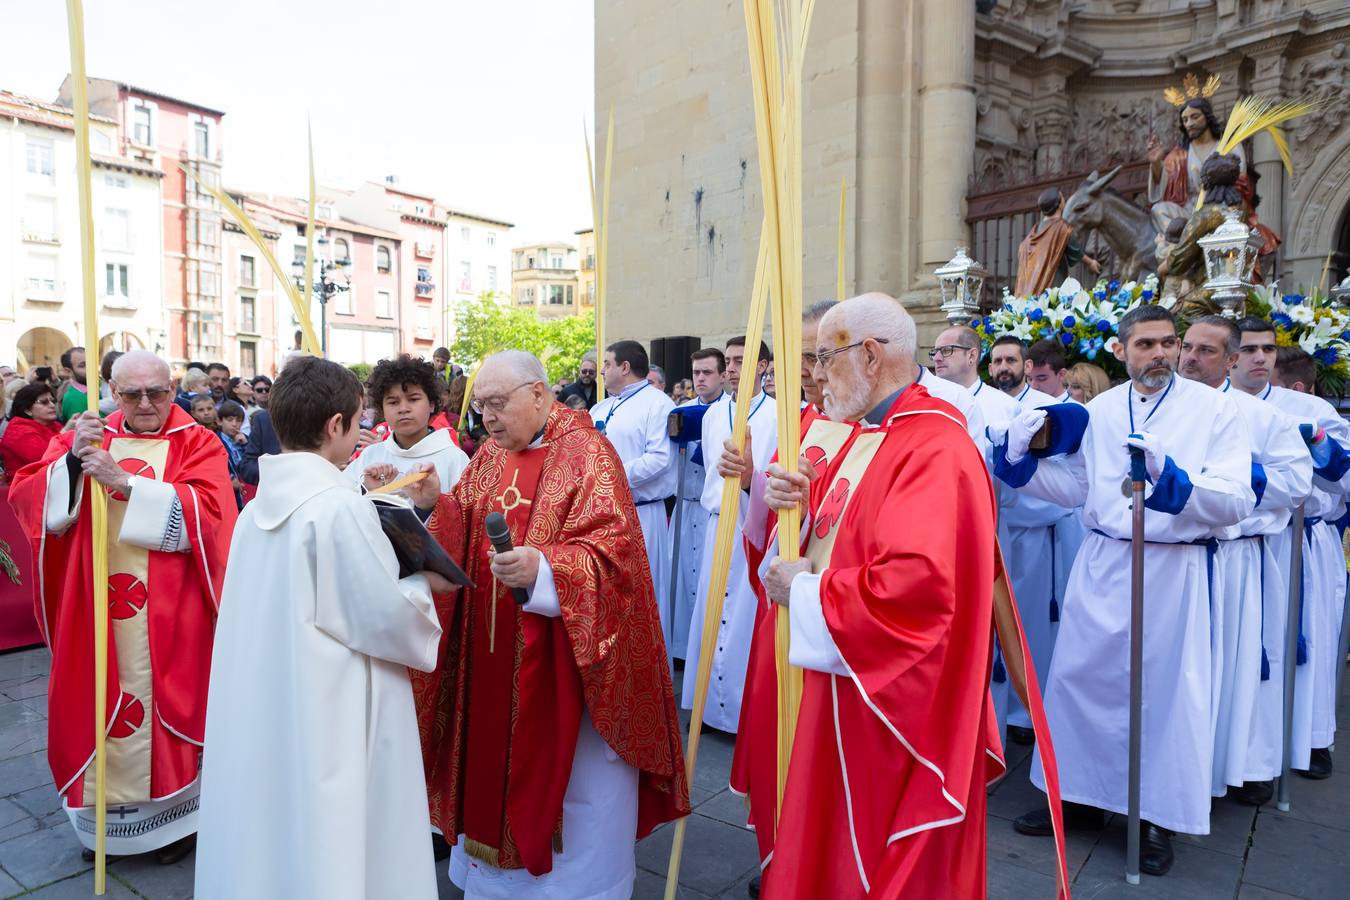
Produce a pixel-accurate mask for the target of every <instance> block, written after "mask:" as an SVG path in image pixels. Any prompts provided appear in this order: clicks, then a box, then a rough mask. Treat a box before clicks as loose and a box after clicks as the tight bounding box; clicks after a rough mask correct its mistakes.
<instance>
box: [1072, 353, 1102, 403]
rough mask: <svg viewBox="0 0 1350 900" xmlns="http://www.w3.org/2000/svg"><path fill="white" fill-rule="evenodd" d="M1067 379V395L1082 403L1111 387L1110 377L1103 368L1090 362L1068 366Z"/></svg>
mask: <svg viewBox="0 0 1350 900" xmlns="http://www.w3.org/2000/svg"><path fill="white" fill-rule="evenodd" d="M1068 381H1069V396H1070V397H1072V398H1073V399H1074V400H1077V401H1078V402H1079V403H1084V404H1086V403H1087V402H1089V401H1090V400H1091V399H1092V398H1093V397H1095V396H1097V395H1098V394H1101V393H1105V392H1106V391H1108V390H1110V389H1111V379H1110V378H1108V377H1107V375H1106V372H1105V370H1103V369H1102V368H1101V367H1100V366H1094V365H1093V364H1092V363H1086V362H1080V363H1078V364H1076V365H1073V366H1070V367H1069V379H1068Z"/></svg>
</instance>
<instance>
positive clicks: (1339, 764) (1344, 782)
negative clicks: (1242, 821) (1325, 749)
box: [1262, 730, 1350, 828]
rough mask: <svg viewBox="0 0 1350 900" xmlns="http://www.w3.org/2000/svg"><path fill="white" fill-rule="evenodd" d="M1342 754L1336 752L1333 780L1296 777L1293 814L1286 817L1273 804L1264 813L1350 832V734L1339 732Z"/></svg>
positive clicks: (1291, 790) (1292, 782) (1291, 799)
mask: <svg viewBox="0 0 1350 900" xmlns="http://www.w3.org/2000/svg"><path fill="white" fill-rule="evenodd" d="M1337 736H1338V737H1339V738H1340V741H1339V743H1338V744H1337V746H1338V747H1340V748H1341V751H1340V752H1339V753H1336V752H1333V753H1332V754H1331V756H1332V760H1331V763H1332V771H1331V777H1330V778H1327V779H1325V780H1323V781H1313V780H1312V779H1309V778H1300V777H1298V776H1297V775H1295V776H1293V777H1292V779H1291V780H1290V783H1289V802H1290V809H1289V812H1287V813H1283V812H1280V811H1279V810H1278V809H1276V808H1275V804H1274V802H1271V803H1270V804H1268V805H1267V806H1266V808H1265V809H1264V810H1263V811H1262V813H1263V814H1265V813H1270V814H1271V815H1276V816H1287V817H1289V818H1291V819H1299V820H1301V821H1304V822H1311V823H1313V824H1315V825H1327V826H1330V827H1332V828H1350V817H1347V815H1346V811H1347V810H1350V732H1347V731H1345V730H1341V731H1339V732H1337Z"/></svg>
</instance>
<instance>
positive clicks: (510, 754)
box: [408, 350, 689, 900]
mask: <svg viewBox="0 0 1350 900" xmlns="http://www.w3.org/2000/svg"><path fill="white" fill-rule="evenodd" d="M655 396H658V397H659V396H662V395H661V394H660V393H659V392H658V393H656V394H655ZM665 402H666V404H667V406H669V405H670V400H669V399H666V401H665ZM473 403H474V408H475V409H476V410H477V411H478V412H479V413H480V414H481V415H482V417H483V425H484V427H486V428H487V431H488V435H489V440H487V441H486V442H485V443H484V444H483V446H482V447H481V448H480V449H479V451H478V452H477V453H476V454H475V455H474V457H473V459H472V460H471V461H470V462H469V466H468V468H466V469H465V470H464V473H463V474H462V475H461V476H460V479H459V481H458V482H457V483H456V484H455V485H454V487H453V488H450V490H449V493H445V494H442V493H440V484H439V479H438V478H437V477H436V475H435V470H434V468H432V467H430V466H425V467H422V469H423V470H424V471H427V472H428V475H427V478H426V479H425V480H424V481H422V482H420V483H418V484H414V485H411V486H410V487H409V488H408V493H409V496H410V497H411V498H412V500H413V502H414V503H415V504H416V505H417V506H418V507H419V508H420V509H422V510H423V511H432V514H431V517H430V519H429V520H428V521H427V527H428V529H429V530H430V531H431V533H432V534H433V535H435V536H436V539H437V540H438V541H439V542H440V543H441V545H442V546H443V547H444V548H445V549H446V551H447V552H448V553H449V554H450V556H452V557H453V558H454V559H456V560H457V561H458V562H459V563H460V564H461V565H462V566H463V567H464V569H465V571H466V572H467V573H468V574H469V576H470V577H471V578H472V579H473V582H474V585H475V586H474V587H473V588H468V589H465V590H464V591H461V592H459V593H457V594H451V595H442V596H438V597H437V598H436V603H437V612H438V614H439V615H440V619H441V624H442V627H443V629H444V637H443V639H442V645H441V654H440V660H439V664H438V667H437V669H436V671H435V672H433V673H431V674H430V675H423V674H422V673H413V688H414V694H415V697H416V700H417V705H418V718H419V725H420V728H421V734H422V750H423V758H424V762H425V764H426V770H427V789H428V791H429V793H430V795H431V820H432V822H433V823H434V824H435V825H436V826H437V827H439V828H440V829H441V831H442V832H443V833H444V834H445V836H446V838H447V839H449V840H451V841H452V842H453V843H455V848H454V852H453V853H452V855H451V861H450V876H451V879H452V880H453V881H454V882H455V883H456V884H458V885H460V886H461V887H462V888H463V889H464V891H465V896H466V897H468V898H471V900H473V898H498V897H501V898H508V897H509V898H513V900H516V898H530V897H540V898H553V897H567V898H571V897H598V898H609V897H627V896H629V895H630V894H631V892H632V889H633V881H634V879H635V878H636V875H637V867H636V861H635V856H634V844H635V842H636V840H637V839H639V838H642V837H644V836H646V835H647V834H649V833H650V832H651V831H652V829H654V828H655V827H656V826H657V825H659V824H661V823H662V822H668V821H670V820H671V819H675V818H678V817H679V816H682V815H687V814H688V813H689V788H688V785H687V783H686V781H685V772H684V760H683V758H682V756H681V755H680V730H679V729H680V726H679V719H678V718H677V717H676V714H675V699H674V694H673V692H672V689H671V683H670V671H669V668H668V666H667V662H666V649H665V643H664V642H663V641H662V639H661V623H660V619H659V617H658V615H657V610H656V596H655V593H654V592H653V588H652V580H651V574H650V572H649V571H648V568H647V558H646V553H645V552H644V551H643V547H642V538H641V534H642V532H641V529H640V525H639V522H638V511H637V509H636V508H635V507H634V504H633V496H632V493H631V492H630V490H629V487H628V482H629V480H628V478H625V477H624V470H623V463H622V462H621V461H620V458H619V455H618V453H617V452H616V451H615V450H614V448H613V447H612V446H611V445H610V442H609V441H607V440H606V439H605V437H604V435H602V434H601V433H600V432H599V431H597V430H596V428H595V427H594V426H593V425H592V424H591V419H590V417H588V416H587V415H586V414H585V413H582V412H577V411H573V410H570V409H568V408H567V407H566V406H564V405H563V404H561V403H558V402H556V401H555V400H554V399H553V393H552V391H551V390H550V389H549V386H548V382H547V377H546V376H545V374H544V367H543V364H542V363H540V362H539V360H538V359H536V358H535V357H534V356H532V355H530V354H529V353H525V352H522V351H519V350H507V351H503V352H501V353H498V354H496V355H494V356H491V357H489V358H488V359H487V361H485V362H484V363H483V367H482V368H481V369H480V370H479V372H478V376H477V378H476V379H475V381H474V387H473ZM494 513H495V514H498V515H500V516H502V517H504V519H505V523H506V527H507V529H508V530H509V532H510V541H511V545H512V546H513V547H514V549H510V550H507V549H505V548H502V549H501V551H500V552H495V551H494V550H493V546H492V544H491V543H490V542H489V540H488V538H487V531H488V528H489V523H488V519H489V518H490V517H491V516H492V515H493V514H494Z"/></svg>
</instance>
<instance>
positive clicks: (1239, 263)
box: [1198, 206, 1261, 318]
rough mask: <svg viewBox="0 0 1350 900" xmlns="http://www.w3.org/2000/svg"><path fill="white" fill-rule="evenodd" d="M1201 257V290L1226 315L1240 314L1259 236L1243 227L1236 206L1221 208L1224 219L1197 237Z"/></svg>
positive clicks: (1244, 224) (1254, 265) (1231, 316)
mask: <svg viewBox="0 0 1350 900" xmlns="http://www.w3.org/2000/svg"><path fill="white" fill-rule="evenodd" d="M1198 243H1199V244H1200V249H1201V252H1202V253H1203V254H1204V257H1205V275H1206V278H1205V290H1207V291H1209V295H1210V299H1211V300H1213V301H1214V303H1215V304H1217V305H1218V306H1219V308H1220V309H1222V310H1223V314H1224V315H1225V316H1228V317H1229V318H1236V317H1237V316H1239V315H1241V314H1242V310H1243V307H1244V306H1245V304H1246V302H1247V292H1248V291H1250V290H1251V289H1252V273H1253V271H1254V270H1255V268H1256V257H1257V254H1259V253H1260V252H1261V236H1260V235H1259V234H1257V233H1256V232H1255V231H1253V230H1252V229H1251V228H1249V227H1247V223H1246V222H1244V221H1242V217H1241V213H1240V212H1239V210H1238V209H1237V208H1236V207H1231V206H1230V207H1228V208H1227V209H1225V210H1224V222H1223V224H1222V225H1220V226H1219V227H1218V228H1216V229H1214V230H1213V231H1212V232H1210V233H1209V234H1207V235H1205V236H1204V237H1202V238H1200V240H1199V241H1198Z"/></svg>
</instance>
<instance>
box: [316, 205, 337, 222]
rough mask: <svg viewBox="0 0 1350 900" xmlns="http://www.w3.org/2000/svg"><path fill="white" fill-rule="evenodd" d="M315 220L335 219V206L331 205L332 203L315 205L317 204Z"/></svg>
mask: <svg viewBox="0 0 1350 900" xmlns="http://www.w3.org/2000/svg"><path fill="white" fill-rule="evenodd" d="M314 218H316V219H331V218H333V204H331V203H315V204H314Z"/></svg>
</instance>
